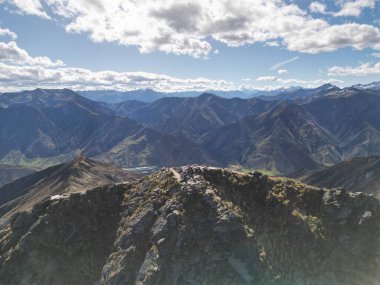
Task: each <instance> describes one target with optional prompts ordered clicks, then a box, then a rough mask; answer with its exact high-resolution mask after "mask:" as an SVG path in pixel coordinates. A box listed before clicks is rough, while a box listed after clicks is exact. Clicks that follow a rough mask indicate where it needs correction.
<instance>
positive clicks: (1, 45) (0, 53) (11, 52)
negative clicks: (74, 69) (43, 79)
mask: <svg viewBox="0 0 380 285" xmlns="http://www.w3.org/2000/svg"><path fill="white" fill-rule="evenodd" d="M0 62H8V63H11V64H13V65H14V64H19V65H39V66H63V65H64V63H63V62H62V61H60V60H57V61H51V60H50V59H49V58H48V57H46V56H37V57H32V56H30V55H29V54H28V52H27V51H26V50H24V49H22V48H20V47H18V46H17V44H16V42H14V41H11V42H8V43H5V42H0Z"/></svg>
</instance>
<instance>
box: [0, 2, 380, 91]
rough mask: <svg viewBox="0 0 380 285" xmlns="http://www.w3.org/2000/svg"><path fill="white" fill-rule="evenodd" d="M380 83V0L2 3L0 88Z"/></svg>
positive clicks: (203, 87)
mask: <svg viewBox="0 0 380 285" xmlns="http://www.w3.org/2000/svg"><path fill="white" fill-rule="evenodd" d="M379 80H380V1H379V0H330V1H327V0H325V1H323V0H318V1H307V0H298V1H295V0H294V1H290V0H265V1H264V0H263V1H262V0H235V1H230V0H228V1H227V0H191V1H186V0H176V1H175V0H150V1H147V0H0V92H6V91H16V90H22V89H33V88H36V87H40V88H72V89H74V90H97V89H98V90H101V89H115V90H134V89H141V88H152V89H155V90H158V91H188V90H200V91H201V90H211V89H218V90H219V89H220V90H236V89H241V90H243V89H248V90H250V89H260V90H272V89H277V88H284V87H289V86H303V87H310V88H311V87H317V86H319V85H322V84H325V83H331V84H335V85H338V86H340V87H345V86H350V85H353V84H357V83H362V84H365V83H370V82H373V81H379Z"/></svg>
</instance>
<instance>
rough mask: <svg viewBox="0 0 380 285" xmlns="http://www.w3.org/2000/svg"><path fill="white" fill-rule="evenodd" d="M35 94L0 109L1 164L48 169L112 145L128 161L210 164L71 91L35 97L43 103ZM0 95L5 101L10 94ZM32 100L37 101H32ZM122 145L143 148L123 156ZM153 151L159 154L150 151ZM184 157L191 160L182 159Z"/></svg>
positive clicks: (166, 137) (188, 144) (171, 139)
mask: <svg viewBox="0 0 380 285" xmlns="http://www.w3.org/2000/svg"><path fill="white" fill-rule="evenodd" d="M35 92H40V91H39V90H35V91H28V92H21V93H16V94H17V96H16V97H17V98H18V101H22V100H21V99H23V100H24V101H25V102H26V103H25V102H24V101H23V102H24V103H22V104H21V103H18V104H13V105H11V106H10V107H7V108H0V121H1V122H4V123H2V124H0V161H1V162H3V163H21V162H25V163H28V162H29V161H30V163H33V164H38V163H39V164H46V163H47V164H48V165H49V164H53V163H54V162H62V161H68V160H70V159H72V158H73V157H75V155H77V154H80V153H82V154H84V155H86V156H91V157H93V156H96V155H102V154H106V153H108V152H109V151H111V150H112V151H111V152H112V153H113V152H114V148H115V147H116V146H118V148H117V149H118V152H119V154H120V155H123V156H125V157H131V159H129V161H134V160H135V159H133V157H141V160H140V161H155V162H156V163H157V164H156V165H158V166H161V165H178V164H182V162H183V161H185V163H194V162H197V163H204V162H210V160H209V159H207V158H206V157H201V156H200V155H199V154H200V153H201V151H200V150H199V148H198V147H197V146H196V145H194V144H193V143H191V142H189V141H187V140H186V139H184V138H177V137H174V136H171V135H167V134H162V133H160V132H158V131H155V130H149V129H147V128H146V127H144V126H142V125H140V124H138V123H137V122H136V121H134V120H131V119H129V118H127V117H120V116H117V115H114V114H113V113H112V112H111V111H110V110H109V109H105V110H106V111H104V112H103V109H104V107H103V106H102V105H101V104H100V103H99V104H98V103H96V102H91V101H89V100H87V99H85V98H82V97H81V96H79V95H77V94H76V93H74V92H72V91H69V90H65V89H64V90H61V92H62V94H61V93H59V90H42V91H41V92H42V95H41V97H42V98H44V99H41V98H39V97H38V96H37V95H35ZM66 93H69V95H67V94H66ZM31 94H32V95H31ZM60 94H61V95H62V96H61V95H60ZM2 96H5V97H6V98H8V97H9V96H10V95H7V94H2V95H1V97H2ZM7 96H8V97H7ZM49 96H50V97H49ZM67 96H69V99H67ZM1 97H0V98H1ZM35 97H36V101H37V102H35V101H34V99H33V98H35ZM61 97H63V99H62V100H61ZM66 99H67V100H66ZM14 100H16V99H14ZM45 101H47V103H46V105H44V104H45ZM30 102H32V103H33V104H29V103H30ZM57 102H58V103H57ZM13 103H14V102H13ZM50 103H51V104H50ZM87 103H88V104H87ZM110 112H111V113H110ZM146 133H149V134H150V135H149V136H147V135H146ZM126 141H128V143H129V144H133V145H136V144H138V143H139V142H140V141H144V142H145V145H146V147H142V148H140V147H132V148H124V149H125V153H120V151H121V150H122V148H121V147H119V145H120V144H121V143H125V142H126ZM162 141H165V145H163V144H162V143H161V142H162ZM180 145H185V146H186V147H187V149H184V148H180V147H179V146H180ZM164 148H166V149H164ZM171 149H177V151H176V155H177V156H178V157H180V158H182V160H178V161H176V160H175V159H173V158H175V157H174V156H173V154H170V150H171ZM156 150H160V151H159V152H157V153H155V151H156ZM165 153H169V154H168V155H164V154H165ZM202 153H204V152H202ZM169 156H170V157H169ZM185 157H189V158H191V159H189V160H188V161H186V160H184V158H185ZM147 158H148V159H147ZM193 158H199V159H198V160H194V159H193ZM118 161H121V159H118ZM111 162H112V161H111ZM121 165H123V166H128V167H133V166H145V164H138V165H132V164H129V163H128V162H127V161H123V162H122V164H121Z"/></svg>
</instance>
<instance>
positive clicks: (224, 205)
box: [0, 166, 380, 285]
mask: <svg viewBox="0 0 380 285" xmlns="http://www.w3.org/2000/svg"><path fill="white" fill-rule="evenodd" d="M379 234H380V205H379V201H378V200H377V199H375V198H374V197H372V196H371V195H367V194H363V193H348V192H346V191H344V190H326V189H318V188H315V187H311V186H307V185H305V184H302V183H300V182H298V181H296V180H291V179H283V178H269V177H267V176H264V175H262V174H261V173H259V172H254V173H250V174H240V173H237V172H232V171H227V170H225V169H220V168H210V167H204V166H187V167H180V168H164V169H161V170H160V171H158V172H156V173H153V174H151V175H149V176H146V177H144V178H142V179H140V180H138V181H136V182H133V183H122V184H117V185H113V186H104V187H98V188H95V189H93V190H89V191H87V192H85V193H75V194H72V195H70V196H68V197H62V198H60V199H54V200H51V199H47V200H45V201H43V202H41V203H39V204H37V205H36V206H35V207H34V208H33V210H32V211H30V212H25V213H20V214H17V215H16V216H14V218H13V219H12V221H11V222H10V223H9V224H8V225H7V226H6V227H4V228H3V229H2V231H1V233H0V284H281V285H282V284H318V285H319V284H330V285H338V284H339V285H340V284H348V285H354V284H355V285H358V284H364V285H375V284H378V282H379V280H380V274H379V272H380V270H379V269H380V264H379V257H380V240H379Z"/></svg>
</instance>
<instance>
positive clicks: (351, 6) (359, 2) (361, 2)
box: [333, 0, 376, 17]
mask: <svg viewBox="0 0 380 285" xmlns="http://www.w3.org/2000/svg"><path fill="white" fill-rule="evenodd" d="M375 1H376V0H348V1H342V2H341V3H342V8H341V10H340V11H338V12H336V13H333V15H334V16H335V17H347V16H353V17H359V16H360V14H361V12H362V10H363V9H364V8H371V9H373V8H375Z"/></svg>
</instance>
